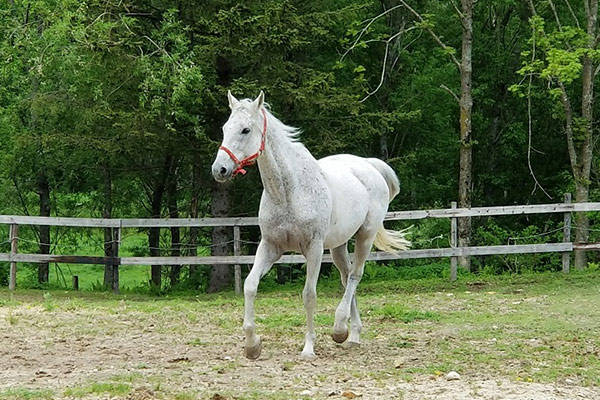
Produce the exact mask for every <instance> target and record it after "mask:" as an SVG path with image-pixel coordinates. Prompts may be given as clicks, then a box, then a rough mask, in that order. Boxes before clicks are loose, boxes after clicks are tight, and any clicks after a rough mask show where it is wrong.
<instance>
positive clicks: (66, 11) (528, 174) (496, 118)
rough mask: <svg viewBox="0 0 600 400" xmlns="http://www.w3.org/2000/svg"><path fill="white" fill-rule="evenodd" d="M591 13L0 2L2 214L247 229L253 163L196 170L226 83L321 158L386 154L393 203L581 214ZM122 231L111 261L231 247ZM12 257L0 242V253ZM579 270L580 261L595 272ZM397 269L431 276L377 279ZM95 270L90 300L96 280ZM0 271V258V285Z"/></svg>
mask: <svg viewBox="0 0 600 400" xmlns="http://www.w3.org/2000/svg"><path fill="white" fill-rule="evenodd" d="M597 14H598V2H597V0H580V1H575V0H560V1H559V0H556V1H551V0H528V1H516V0H478V1H473V0H461V1H457V0H443V1H437V0H436V1H429V0H420V1H397V0H383V1H371V2H365V1H358V0H336V1H332V0H318V1H316V0H305V1H291V0H290V1H281V0H257V1H252V2H235V1H223V0H220V1H214V0H206V1H197V0H179V1H159V0H121V1H118V0H6V1H3V2H1V3H0V60H1V61H2V63H1V64H0V214H14V215H42V216H51V215H54V216H73V217H104V218H112V217H138V218H142V217H155V218H157V217H169V218H178V217H192V218H195V217H205V216H255V215H256V213H257V210H258V202H259V199H260V193H261V184H260V178H259V175H258V171H257V169H256V168H251V169H250V173H249V174H248V175H246V176H243V177H238V178H236V179H235V181H234V182H233V183H232V184H227V185H222V184H219V185H218V184H216V183H215V182H214V181H213V179H212V177H211V175H210V164H211V163H212V160H213V158H214V156H215V154H216V151H217V149H218V146H219V144H220V140H221V127H222V125H223V123H224V122H225V121H226V119H227V116H228V113H229V110H228V107H227V100H226V93H227V90H231V91H232V93H233V94H234V95H236V96H237V97H238V98H243V97H253V96H256V95H257V94H258V92H259V91H260V90H264V91H265V93H266V100H267V102H269V103H270V105H271V107H272V110H273V112H274V113H275V115H276V116H278V117H279V118H280V119H281V120H282V121H284V122H285V123H287V124H289V125H292V126H296V127H300V128H301V129H302V134H301V141H302V142H303V143H304V144H305V145H306V146H307V148H308V149H309V150H310V151H311V152H312V153H313V154H314V155H315V157H317V158H320V157H323V156H326V155H330V154H335V153H352V154H357V155H360V156H369V157H373V156H374V157H380V158H382V159H384V160H386V161H387V162H388V163H389V164H390V165H391V166H392V167H393V168H394V169H395V170H396V172H397V174H398V176H399V178H400V181H401V187H402V190H401V193H400V195H399V196H398V197H397V198H396V199H395V200H394V202H393V203H392V205H391V207H390V209H391V210H410V209H427V208H445V207H448V205H449V204H450V202H451V201H456V200H458V201H459V203H460V205H461V206H471V205H473V206H483V205H490V206H491V205H510V204H536V203H548V202H561V201H562V199H563V194H564V193H573V194H574V199H575V201H588V200H589V201H597V200H598V199H599V197H600V196H599V193H598V189H599V185H598V184H599V175H598V173H599V170H598V167H599V164H598V158H597V156H596V155H595V154H594V147H595V144H596V142H597V138H598V136H597V132H598V126H597V124H596V120H595V118H594V115H597V108H598V106H597V104H596V101H595V99H596V97H597V96H596V95H595V94H594V81H596V79H597V75H598V72H599V67H598V65H599V64H600V52H598V50H597V42H598V37H599V36H600V34H599V32H598V27H597ZM596 219H597V218H596V217H595V215H594V214H589V215H584V216H579V217H577V221H576V222H577V227H576V229H575V230H576V235H577V240H578V241H584V240H588V239H592V240H595V236H597V235H595V232H596V230H595V229H594V222H595V220H596ZM560 223H561V222H560V220H559V218H558V217H545V216H544V217H541V216H540V217H518V218H517V217H514V218H508V217H503V218H494V219H489V220H488V219H485V220H483V219H481V220H473V221H472V225H471V223H469V225H468V226H463V235H462V236H463V237H462V240H463V243H471V244H473V245H475V244H506V243H515V242H517V241H518V240H523V239H527V240H528V241H529V242H540V243H541V242H545V241H553V240H556V239H557V238H559V237H560V234H561V231H560V228H561V225H560ZM446 224H447V222H444V221H425V222H423V223H421V224H419V225H417V226H416V227H415V228H413V229H412V232H411V239H412V240H413V242H414V243H415V246H416V247H420V246H424V247H433V246H435V245H438V244H439V245H441V246H442V247H444V246H446V245H447V242H448V234H447V232H448V227H447V226H446ZM112 234H113V233H112V232H111V231H110V230H106V231H104V232H102V231H98V232H94V231H91V232H90V233H86V234H82V233H81V231H80V230H79V231H74V230H72V229H71V230H69V229H66V228H55V227H53V228H50V227H41V228H39V229H37V228H36V229H33V228H31V229H23V230H22V232H21V235H20V246H21V247H22V248H23V249H28V250H29V251H31V252H40V253H49V252H57V251H58V252H62V253H64V252H65V250H68V249H71V250H73V249H81V248H86V249H92V251H96V252H100V253H101V254H102V253H104V254H107V255H110V251H111V248H110V246H107V247H106V248H104V244H103V243H104V242H110V241H111V240H114V237H112ZM0 238H8V227H7V226H2V227H0ZM258 238H259V232H258V229H257V228H255V229H249V230H247V231H244V232H243V239H244V240H245V249H244V252H245V253H248V254H253V253H254V249H255V242H256V241H258ZM129 239H130V240H129V242H128V243H129V244H128V245H127V246H126V247H125V251H128V252H130V253H132V254H136V255H161V254H162V255H196V254H202V253H209V252H211V253H213V254H215V255H219V254H229V253H230V252H231V232H230V231H229V229H225V228H215V229H214V230H209V229H206V230H205V229H190V230H184V229H179V228H172V229H170V230H162V231H159V230H158V229H149V230H140V231H139V232H136V233H135V234H134V235H133V237H131V238H129ZM8 248H9V244H8V242H5V241H4V239H0V251H3V252H6V251H8ZM588 256H589V257H590V258H589V259H586V258H585V256H584V255H583V254H581V255H579V256H578V258H577V259H576V265H577V266H578V267H579V268H583V267H585V266H586V265H590V266H592V267H596V266H597V265H596V264H595V261H596V258H594V256H593V255H591V254H590V255H588ZM588 262H589V264H588ZM407 264H410V265H415V264H419V265H421V266H423V265H425V264H427V265H429V266H430V269H429V270H433V271H434V272H433V273H436V272H435V271H438V272H440V271H442V270H443V269H444V268H445V267H444V268H442V267H440V268H437V267H435V266H433V267H432V264H431V262H430V261H418V262H417V261H411V262H408V261H404V262H398V263H397V264H391V267H394V266H395V265H407ZM469 264H470V265H469ZM466 267H468V268H470V269H471V271H472V272H481V271H487V272H492V273H500V272H507V271H508V272H518V271H519V270H521V269H523V268H526V269H533V270H555V269H558V268H560V263H559V256H558V255H542V256H540V255H537V256H520V257H516V256H494V257H486V258H483V257H481V258H472V259H471V260H470V263H467V265H466ZM108 268H109V267H107V270H106V271H105V274H104V280H102V279H100V280H99V281H98V286H97V287H98V288H101V287H103V286H105V285H107V286H110V277H111V273H110V271H109V270H108ZM27 270H28V271H29V273H28V275H27V278H26V279H25V281H24V284H26V285H29V286H42V287H43V286H44V285H48V282H49V280H50V275H51V266H49V265H47V264H40V265H37V264H36V265H33V264H32V265H29V266H28V268H27ZM281 270H282V269H280V271H281ZM388 270H389V269H386V271H388ZM230 272H231V271H230V269H229V267H218V266H213V267H210V266H189V268H188V267H187V266H176V267H161V266H152V267H151V268H149V270H148V274H149V276H148V277H149V280H150V285H148V284H144V286H145V287H146V288H147V287H155V288H158V289H159V290H162V289H164V288H169V287H174V286H177V287H178V286H186V287H193V288H198V287H200V288H202V289H203V290H208V291H218V290H222V289H224V288H227V287H229V285H230V280H231V273H230ZM288 272H289V268H288ZM324 273H330V268H324ZM440 273H441V272H440ZM284 275H285V274H284ZM292 275H293V274H292ZM286 276H288V277H289V274H288V275H286ZM6 277H7V265H0V284H6V279H7V278H6ZM57 279H58V278H57ZM146 282H147V281H146Z"/></svg>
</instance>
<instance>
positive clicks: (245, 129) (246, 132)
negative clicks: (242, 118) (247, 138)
mask: <svg viewBox="0 0 600 400" xmlns="http://www.w3.org/2000/svg"><path fill="white" fill-rule="evenodd" d="M249 133H250V128H244V129H242V134H244V135H247V134H249Z"/></svg>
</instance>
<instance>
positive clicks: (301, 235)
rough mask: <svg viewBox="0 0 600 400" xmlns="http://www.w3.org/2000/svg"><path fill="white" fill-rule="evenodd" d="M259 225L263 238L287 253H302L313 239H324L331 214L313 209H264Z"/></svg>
mask: <svg viewBox="0 0 600 400" xmlns="http://www.w3.org/2000/svg"><path fill="white" fill-rule="evenodd" d="M259 224H260V229H261V234H262V236H263V238H265V239H268V240H269V241H271V242H274V243H277V244H278V245H279V246H280V247H282V248H283V249H285V250H286V251H302V248H303V247H304V246H305V245H306V244H308V243H310V242H311V241H312V240H313V239H317V238H321V239H322V238H324V236H325V233H326V231H327V225H328V224H329V213H321V212H320V211H318V210H317V209H315V208H313V207H308V208H302V207H301V208H282V207H276V206H272V207H264V208H261V212H260V213H259Z"/></svg>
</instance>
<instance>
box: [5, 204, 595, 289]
mask: <svg viewBox="0 0 600 400" xmlns="http://www.w3.org/2000/svg"><path fill="white" fill-rule="evenodd" d="M588 211H600V203H571V196H570V194H566V195H565V202H564V203H556V204H539V205H524V206H523V205H520V206H500V207H474V208H456V203H454V202H453V203H452V208H448V209H437V210H417V211H396V212H390V213H388V214H387V216H386V221H398V220H419V219H425V218H449V219H450V221H451V224H450V226H451V228H450V229H451V232H450V247H448V248H430V249H418V250H407V251H404V252H401V253H399V254H391V253H385V252H373V253H371V254H370V256H369V258H368V259H369V260H374V261H389V260H400V259H415V258H440V257H450V259H451V261H452V262H451V273H450V276H451V279H452V280H454V279H456V272H457V271H456V269H457V262H456V260H457V257H464V256H484V255H506V254H533V253H551V252H558V253H562V254H563V271H564V272H569V263H570V252H572V251H573V250H600V244H597V243H572V242H571V235H570V231H571V213H572V212H588ZM546 213H563V214H564V227H563V242H562V243H545V244H521V245H516V244H515V245H502V246H471V247H458V246H457V238H456V236H457V232H456V226H457V223H456V222H457V219H458V218H461V217H487V216H501V215H512V216H514V215H524V214H546ZM0 224H7V225H10V237H9V241H10V243H11V251H10V253H0V262H9V263H10V280H9V288H10V289H11V290H12V289H14V288H15V286H16V269H17V263H19V262H30V263H78V264H104V265H113V268H114V271H115V274H116V275H115V278H116V279H115V281H116V282H117V283H118V266H119V265H198V264H205V265H212V264H226V265H234V266H235V287H236V292H238V293H239V292H240V291H241V289H240V288H241V270H240V264H252V263H253V262H254V256H253V255H241V254H240V253H241V250H240V249H241V246H240V243H241V240H240V227H243V226H256V225H258V218H256V217H233V218H197V219H185V218H181V219H102V218H64V217H32V216H14V215H0ZM21 225H33V226H63V227H80V228H113V229H114V230H115V231H116V233H117V235H116V237H118V238H120V234H121V232H122V230H123V229H130V228H171V227H215V226H231V227H233V230H234V240H233V249H234V255H233V256H194V257H185V256H180V257H102V256H84V255H59V254H25V253H18V231H19V226H21ZM119 242H120V240H118V241H117V243H116V252H115V254H118V247H119V244H120V243H119ZM304 262H305V259H304V257H303V256H302V255H295V254H291V255H284V256H283V257H281V259H280V260H279V261H277V263H284V264H296V263H298V264H301V263H304ZM323 262H326V263H330V262H332V260H331V256H330V255H329V254H325V255H324V256H323ZM113 289H114V290H115V291H116V292H118V284H117V285H116V287H114V288H113Z"/></svg>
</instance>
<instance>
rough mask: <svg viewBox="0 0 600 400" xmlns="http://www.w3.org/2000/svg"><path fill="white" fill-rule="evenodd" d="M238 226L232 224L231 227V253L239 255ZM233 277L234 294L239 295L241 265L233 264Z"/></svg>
mask: <svg viewBox="0 0 600 400" xmlns="http://www.w3.org/2000/svg"><path fill="white" fill-rule="evenodd" d="M240 248H241V246H240V227H239V226H237V225H234V227H233V255H234V256H239V255H241V254H240V253H241V251H240ZM233 270H234V279H235V294H236V295H240V294H241V293H242V267H241V266H240V265H239V264H235V265H234V267H233Z"/></svg>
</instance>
